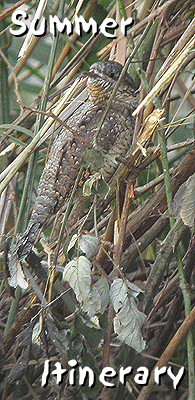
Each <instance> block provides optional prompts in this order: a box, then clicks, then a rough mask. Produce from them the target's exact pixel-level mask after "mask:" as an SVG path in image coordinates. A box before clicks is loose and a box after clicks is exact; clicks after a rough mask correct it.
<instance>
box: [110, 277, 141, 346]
mask: <svg viewBox="0 0 195 400" xmlns="http://www.w3.org/2000/svg"><path fill="white" fill-rule="evenodd" d="M140 292H142V290H141V289H139V288H138V287H137V286H136V285H134V284H132V283H130V282H129V281H128V280H123V279H121V278H117V279H115V280H114V282H113V283H112V285H111V288H110V299H111V301H112V304H113V307H114V310H115V312H116V317H115V318H114V331H115V333H117V335H118V338H119V340H121V341H122V342H124V343H126V344H127V345H129V346H131V347H133V348H134V349H135V350H136V351H138V352H140V351H142V350H143V349H144V348H145V342H144V340H143V338H142V334H141V328H142V326H143V324H144V321H145V319H146V316H145V314H143V313H142V312H141V311H139V310H138V308H137V305H136V302H135V297H137V296H138V294H139V293H140Z"/></svg>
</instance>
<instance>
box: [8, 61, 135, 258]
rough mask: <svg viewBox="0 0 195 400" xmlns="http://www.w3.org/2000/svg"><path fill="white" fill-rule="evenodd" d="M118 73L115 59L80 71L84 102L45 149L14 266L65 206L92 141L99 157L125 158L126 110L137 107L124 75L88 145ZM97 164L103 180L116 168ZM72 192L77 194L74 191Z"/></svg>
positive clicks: (129, 125)
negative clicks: (84, 94) (84, 77)
mask: <svg viewBox="0 0 195 400" xmlns="http://www.w3.org/2000/svg"><path fill="white" fill-rule="evenodd" d="M122 69H123V67H122V65H121V64H119V63H118V62H116V61H100V62H95V63H93V64H92V65H91V67H90V69H89V71H86V72H84V75H85V76H87V93H88V99H87V101H86V102H85V103H84V105H82V107H81V108H79V109H78V110H77V111H76V112H75V113H74V114H73V116H72V117H70V118H69V120H68V125H69V127H70V130H68V129H66V128H64V127H62V129H61V131H60V132H59V134H58V136H57V137H56V139H55V140H54V142H53V144H52V146H51V149H50V152H49V156H48V159H47V162H46V164H45V167H44V169H43V172H42V175H41V178H40V182H39V186H38V191H37V197H36V200H35V204H34V207H33V210H32V213H31V216H30V219H29V222H28V226H27V228H26V230H25V231H24V233H23V234H21V235H20V236H19V239H18V240H17V243H16V245H15V247H14V251H13V252H14V254H17V256H18V259H19V262H22V261H23V260H25V259H26V258H27V256H28V254H29V253H30V251H31V250H32V247H33V245H34V244H35V243H36V240H37V237H38V235H39V233H40V231H41V230H43V229H44V228H46V227H47V226H48V224H49V221H50V219H51V217H52V216H55V215H56V213H57V212H58V211H59V210H60V209H62V207H63V206H64V205H65V204H66V203H67V201H68V199H69V197H70V194H71V191H72V189H73V186H74V182H75V179H76V177H77V175H78V172H79V170H80V167H81V162H82V157H83V155H84V154H85V151H86V150H87V148H88V145H89V143H91V144H93V143H95V144H94V146H95V148H97V149H98V150H99V151H100V152H102V154H103V157H104V155H109V154H113V153H114V154H118V155H121V156H125V154H126V152H127V150H128V149H129V148H130V145H131V143H132V136H133V129H134V118H133V117H132V112H133V111H134V109H135V108H136V106H137V99H136V89H137V88H136V86H135V84H134V81H133V80H132V78H131V77H130V75H129V74H128V73H125V75H124V77H123V78H122V80H121V83H120V85H119V88H118V90H117V92H116V94H115V97H114V99H113V100H112V103H111V106H110V108H109V111H108V113H107V115H106V118H105V120H104V122H103V125H102V127H101V130H100V133H99V134H98V135H97V137H96V140H95V141H94V137H95V135H96V132H97V128H98V126H99V123H100V121H101V120H102V117H103V115H104V113H105V110H106V108H107V104H108V101H109V99H110V96H111V94H112V91H113V89H114V87H115V85H116V82H117V81H118V79H119V76H120V74H121V71H122ZM73 131H74V132H76V135H74V133H73ZM103 160H104V161H103V165H102V167H101V168H100V172H101V175H102V177H103V179H104V180H105V181H106V182H108V180H109V179H110V177H111V176H112V175H113V173H114V171H115V170H116V168H117V166H118V165H117V163H116V161H113V160H112V158H111V157H110V158H109V157H107V158H103ZM90 173H91V171H90V168H86V169H85V171H84V175H86V176H89V174H90ZM81 182H82V179H81ZM78 192H79V193H80V194H79V196H82V194H81V192H80V191H79V190H78ZM76 196H77V195H76Z"/></svg>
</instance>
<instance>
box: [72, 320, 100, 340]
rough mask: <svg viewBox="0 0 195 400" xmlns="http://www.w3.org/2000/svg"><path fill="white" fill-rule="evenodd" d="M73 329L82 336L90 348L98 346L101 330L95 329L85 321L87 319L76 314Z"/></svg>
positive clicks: (88, 321) (90, 323) (95, 327)
mask: <svg viewBox="0 0 195 400" xmlns="http://www.w3.org/2000/svg"><path fill="white" fill-rule="evenodd" d="M75 328H76V330H77V332H79V333H81V335H83V336H84V338H85V339H86V340H87V342H88V344H89V346H90V347H92V348H94V347H97V346H98V345H99V343H100V340H101V338H102V331H101V329H97V326H96V325H94V324H93V323H92V322H91V321H90V320H89V319H87V317H84V316H81V315H80V314H76V315H75Z"/></svg>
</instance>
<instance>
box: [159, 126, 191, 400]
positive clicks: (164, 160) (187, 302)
mask: <svg viewBox="0 0 195 400" xmlns="http://www.w3.org/2000/svg"><path fill="white" fill-rule="evenodd" d="M159 140H160V147H161V159H162V165H163V171H164V182H165V191H166V198H167V207H168V211H169V214H170V218H169V220H170V227H171V228H173V225H174V222H175V219H174V217H173V216H172V190H171V182H170V175H169V166H168V158H167V149H166V140H165V135H164V133H162V132H161V133H160V134H159ZM176 260H177V267H178V274H179V280H180V287H181V291H182V295H183V300H184V309H185V317H187V316H188V315H189V313H190V311H191V301H190V294H189V293H188V291H187V288H186V282H185V276H184V271H183V266H182V262H181V257H180V251H179V248H178V247H177V249H176ZM186 342H187V357H188V380H189V400H193V399H194V398H195V371H194V356H193V336H192V331H191V330H189V332H188V334H187V338H186Z"/></svg>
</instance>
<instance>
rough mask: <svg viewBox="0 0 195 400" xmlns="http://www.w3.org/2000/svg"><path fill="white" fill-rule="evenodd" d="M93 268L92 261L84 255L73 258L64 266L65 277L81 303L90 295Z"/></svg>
mask: <svg viewBox="0 0 195 400" xmlns="http://www.w3.org/2000/svg"><path fill="white" fill-rule="evenodd" d="M91 268H92V264H91V262H90V261H89V260H88V259H87V258H86V257H84V256H80V257H75V258H73V260H72V261H70V262H69V263H68V264H67V265H66V266H65V268H64V272H63V279H64V281H67V282H68V283H69V285H70V286H71V288H72V289H73V290H74V293H75V295H76V298H77V300H78V301H79V303H82V302H83V301H84V300H85V299H86V298H88V296H89V293H90V287H91Z"/></svg>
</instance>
